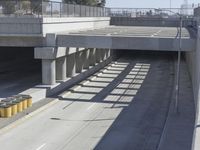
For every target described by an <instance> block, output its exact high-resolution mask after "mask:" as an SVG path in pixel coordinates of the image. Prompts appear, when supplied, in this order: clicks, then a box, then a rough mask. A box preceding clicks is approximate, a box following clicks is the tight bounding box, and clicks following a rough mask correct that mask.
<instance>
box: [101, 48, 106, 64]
mask: <svg viewBox="0 0 200 150" xmlns="http://www.w3.org/2000/svg"><path fill="white" fill-rule="evenodd" d="M106 51H107V50H106V49H102V54H101V55H102V61H104V60H106V59H107V57H106Z"/></svg>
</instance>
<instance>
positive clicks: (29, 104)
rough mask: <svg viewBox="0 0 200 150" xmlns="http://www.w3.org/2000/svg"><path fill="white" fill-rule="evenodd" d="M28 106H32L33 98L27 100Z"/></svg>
mask: <svg viewBox="0 0 200 150" xmlns="http://www.w3.org/2000/svg"><path fill="white" fill-rule="evenodd" d="M27 106H28V107H31V106H32V98H29V99H28V100H27Z"/></svg>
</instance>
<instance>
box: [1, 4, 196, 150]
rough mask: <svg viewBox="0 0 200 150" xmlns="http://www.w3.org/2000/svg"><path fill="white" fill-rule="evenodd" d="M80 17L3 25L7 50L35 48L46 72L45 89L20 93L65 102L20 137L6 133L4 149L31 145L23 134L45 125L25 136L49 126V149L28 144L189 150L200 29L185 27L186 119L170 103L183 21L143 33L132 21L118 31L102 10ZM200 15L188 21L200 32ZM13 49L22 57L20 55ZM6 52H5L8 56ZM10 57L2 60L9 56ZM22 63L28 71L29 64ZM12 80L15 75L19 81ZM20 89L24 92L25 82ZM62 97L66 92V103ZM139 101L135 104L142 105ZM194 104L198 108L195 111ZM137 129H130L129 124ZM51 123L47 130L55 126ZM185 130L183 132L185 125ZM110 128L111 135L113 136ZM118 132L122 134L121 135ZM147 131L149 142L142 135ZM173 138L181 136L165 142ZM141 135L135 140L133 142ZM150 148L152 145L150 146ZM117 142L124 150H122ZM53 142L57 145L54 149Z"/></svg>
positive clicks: (32, 136) (118, 26)
mask: <svg viewBox="0 0 200 150" xmlns="http://www.w3.org/2000/svg"><path fill="white" fill-rule="evenodd" d="M56 8H57V7H56ZM77 10H79V11H80V12H79V13H80V14H83V13H82V11H83V10H85V13H84V14H85V17H83V16H76V15H77V13H75V12H74V15H75V16H76V17H74V16H62V15H61V16H60V15H59V17H61V18H58V16H56V17H53V15H52V14H51V18H49V16H48V15H47V17H45V15H44V16H43V17H39V18H23V17H22V18H2V19H1V21H0V24H1V26H0V46H1V48H2V49H4V48H5V49H6V48H7V47H10V48H11V49H12V48H15V47H23V48H24V52H25V51H28V49H29V48H31V51H30V52H31V53H33V56H32V57H34V59H37V60H40V63H41V68H40V69H41V72H39V74H40V76H41V81H39V83H40V82H41V84H40V85H35V86H34V87H32V88H30V89H28V90H25V91H23V92H22V91H21V92H22V93H23V94H30V95H31V96H33V98H34V102H35V103H37V102H38V101H40V100H41V99H43V98H46V97H51V96H52V95H56V96H57V97H58V98H59V99H60V101H59V102H58V103H57V104H56V105H53V106H52V107H50V109H48V110H45V111H44V113H43V114H40V115H38V116H37V115H36V116H35V117H34V119H33V120H31V121H27V122H26V123H25V124H23V125H22V126H18V127H17V129H16V130H15V131H14V132H13V131H10V132H8V133H5V134H4V133H3V134H1V132H0V134H1V135H2V136H0V143H1V144H2V145H3V147H4V148H5V149H13V147H15V148H16V147H19V148H22V147H23V142H24V141H23V142H22V141H20V140H18V139H17V140H15V139H13V140H12V141H13V144H12V145H7V144H6V142H5V141H7V137H9V136H8V135H11V134H12V135H15V134H17V135H19V137H20V138H19V139H21V138H24V137H23V136H24V132H23V131H22V130H23V129H27V130H28V129H30V126H31V124H37V123H38V122H41V124H42V125H41V126H40V125H36V126H34V131H36V132H35V133H32V132H31V130H29V131H28V132H26V133H27V136H28V137H27V138H29V139H37V136H38V135H37V134H39V132H40V131H41V127H42V128H43V130H44V132H45V133H44V134H45V138H44V139H45V141H44V142H43V143H41V140H44V139H39V140H37V141H35V142H30V141H29V144H30V148H35V149H37V148H39V149H41V148H44V149H45V148H46V149H48V150H49V149H80V148H81V146H83V147H84V148H85V149H91V148H93V149H124V148H125V147H126V146H127V147H128V148H129V149H131V148H137V149H140V148H142V147H148V148H149V149H152V150H154V149H156V148H162V149H164V148H165V149H167V148H169V149H173V148H174V147H173V146H175V147H177V149H181V150H187V149H188V148H190V147H191V143H192V136H193V134H192V132H193V130H194V118H195V115H194V113H195V112H194V111H196V112H198V106H199V99H198V91H199V90H198V88H199V66H198V64H199V60H200V59H199V56H200V55H199V52H198V49H199V37H198V35H199V34H198V33H197V32H199V27H197V29H193V28H191V26H190V25H191V24H189V23H188V24H186V25H185V26H184V28H183V35H182V51H183V53H184V56H185V58H186V61H183V64H184V65H182V67H183V68H182V72H184V73H183V74H182V78H181V81H182V83H183V84H182V89H184V90H183V91H184V92H183V93H182V97H181V99H183V100H182V102H181V104H182V105H181V111H183V112H184V113H183V114H182V115H183V116H181V118H182V119H180V118H178V119H177V118H176V119H174V118H173V115H172V114H173V104H172V103H173V101H172V100H171V99H173V98H171V96H172V95H173V94H172V93H173V90H174V89H173V86H174V84H173V80H174V76H173V75H174V74H175V71H174V70H175V68H174V67H173V66H174V65H173V62H174V60H173V59H172V58H173V57H174V55H176V54H175V52H176V51H178V50H179V49H178V43H179V39H178V36H179V32H178V29H177V22H175V23H174V19H172V20H173V21H171V22H170V19H168V20H167V23H166V24H163V21H166V19H163V20H161V21H160V22H162V26H161V25H159V24H160V23H158V22H156V23H155V24H153V23H152V22H151V25H149V24H147V25H144V26H136V25H131V24H132V20H131V19H130V18H131V17H127V18H129V19H130V22H129V21H127V19H126V21H125V22H123V19H121V20H120V22H118V23H117V20H116V19H115V21H112V24H111V23H110V20H112V19H111V18H110V17H109V16H108V15H106V13H105V11H100V10H99V11H98V12H99V13H96V14H93V15H91V13H87V10H90V9H87V8H85V7H84V9H77ZM102 10H104V9H102ZM73 11H76V9H74V10H73ZM55 15H56V14H55ZM199 16H200V14H199V8H198V9H196V10H195V17H193V18H192V19H191V18H190V19H187V18H186V22H187V20H188V22H191V20H192V21H193V22H195V23H197V26H198V25H199V22H198V18H199ZM152 20H155V19H152ZM113 22H115V23H116V25H115V24H114V23H113ZM148 23H149V22H148ZM145 24H146V23H145ZM125 25H127V26H125ZM137 25H138V24H137ZM153 26H154V27H153ZM188 27H189V28H188ZM11 29H13V30H11ZM195 33H196V34H195ZM12 50H13V53H15V52H14V51H15V49H12ZM117 50H118V51H117ZM120 50H121V51H120ZM125 50H128V51H126V54H127V55H125V56H123V57H121V59H119V60H114V57H116V55H118V56H119V55H120V56H122V55H123V53H124V52H125ZM134 50H139V51H143V50H145V52H146V53H148V52H147V51H149V52H150V51H157V53H155V52H152V54H149V55H144V54H138V53H137V52H134ZM131 51H132V52H133V53H131ZM158 51H160V52H162V53H163V54H161V53H160V52H158ZM166 51H168V53H166ZM4 53H5V52H2V54H4ZM4 56H5V55H2V57H4ZM22 57H27V55H23V54H22V53H21V58H22ZM22 63H24V64H23V65H26V64H25V63H26V62H22ZM186 64H187V65H188V66H189V69H188V70H189V72H190V76H191V78H192V83H190V81H189V76H187V71H186V70H187V67H186ZM28 65H29V66H26V67H27V68H28V67H30V68H31V69H30V70H28V72H29V73H30V74H31V73H32V66H31V65H33V64H28ZM13 66H15V64H13ZM33 66H34V65H33ZM3 68H5V67H3ZM25 71H27V70H25ZM30 74H28V73H27V74H26V75H30ZM184 75H185V76H186V77H185V76H184ZM12 76H14V75H13V74H12ZM20 76H22V77H24V75H23V74H20V75H19V76H17V77H16V80H17V78H18V77H20ZM183 76H184V77H183ZM7 77H9V76H7ZM34 78H35V77H34V76H33V77H32V78H30V79H27V80H26V81H24V80H23V79H21V80H22V81H21V82H20V84H21V83H24V82H29V81H28V80H32V79H34ZM23 81H24V82H23ZM15 84H17V85H18V84H19V82H16V83H15ZM191 84H192V85H191ZM7 86H8V87H7ZM7 86H3V87H5V88H6V89H8V88H10V87H11V88H12V87H13V86H12V84H8V85H7ZM191 86H192V87H193V92H194V99H195V102H194V101H193V98H192V90H191V88H188V89H189V90H188V89H187V88H186V87H191ZM2 89H3V88H0V93H1V92H2V91H3V92H4V90H2ZM13 89H14V88H13ZM61 91H62V92H61ZM18 93H19V91H18ZM58 93H60V94H59V96H58ZM172 97H173V96H172ZM163 99H164V100H163ZM188 99H189V100H188ZM133 100H136V102H135V103H136V105H135V104H134V101H133ZM146 100H148V101H146ZM194 105H196V110H195V106H194ZM63 106H65V107H63ZM151 106H152V107H151ZM186 106H188V107H186ZM186 110H187V111H186ZM157 112H159V113H157ZM70 114H72V115H70ZM132 114H133V116H132ZM155 114H158V115H155ZM118 116H119V117H120V118H118ZM155 116H156V117H155ZM198 116H199V115H198V113H197V115H196V120H197V122H196V126H195V133H196V134H195V135H196V137H194V138H193V139H194V140H193V149H194V150H196V149H198V146H199V145H198V135H199V134H198V133H199V122H198ZM70 117H71V118H70ZM44 118H45V119H44ZM49 118H50V119H49ZM69 118H70V119H69ZM77 118H78V119H77ZM141 118H145V119H141ZM151 118H152V119H151ZM79 119H80V120H79ZM179 119H180V120H179ZM111 120H112V121H111ZM152 120H154V121H152ZM0 121H1V120H0ZM54 121H58V122H54ZM52 122H53V124H52ZM63 122H68V123H69V128H70V130H69V132H68V129H69V128H68V127H66V126H65V125H66V124H65V123H63ZM75 122H77V123H75ZM96 122H100V123H96ZM130 122H131V124H129V123H130ZM188 122H189V123H188ZM45 124H48V127H46V125H45ZM141 124H142V125H141ZM178 124H179V125H180V124H181V125H183V126H178ZM184 125H185V126H184ZM57 126H59V127H61V128H62V129H65V131H67V135H69V136H66V134H65V133H63V130H62V129H61V130H59V129H56V130H55V127H57ZM177 126H178V127H177ZM123 127H125V129H123ZM109 128H110V132H108V133H107V131H109ZM147 128H148V129H147ZM186 128H187V129H186ZM128 129H130V130H128ZM49 131H52V132H49ZM89 131H91V135H89V134H88V133H90V132H89ZM99 131H101V133H99ZM116 131H119V134H118V133H116ZM183 131H184V132H183ZM143 132H144V133H145V134H144V136H143V134H141V133H143ZM172 132H173V133H174V134H170V135H169V136H168V137H166V136H165V135H167V133H172ZM177 132H179V133H181V134H178V133H177ZM129 133H130V134H129ZM132 133H133V134H132ZM134 133H136V134H135V135H134ZM52 135H55V139H54V138H52ZM74 135H77V136H74ZM146 135H148V136H146ZM65 137H66V138H67V143H66V140H65V141H63V139H65ZM72 137H73V138H72ZM92 137H93V138H92ZM94 137H95V138H94ZM118 137H124V140H121V139H118ZM177 137H179V138H177ZM180 137H181V138H180ZM183 137H185V138H183ZM91 138H92V139H91ZM176 138H177V139H178V140H179V142H180V143H179V142H177V143H174V142H173V140H174V141H175V140H177V139H176ZM94 139H95V140H94ZM113 139H114V140H113ZM130 139H134V142H131V141H130ZM149 139H152V141H151V140H149ZM81 140H83V141H84V142H83V143H81V142H80V143H78V144H77V141H81ZM143 141H147V143H148V144H146V145H145V144H144V143H143ZM183 141H184V142H183ZM185 141H187V142H185ZM27 142H28V141H27ZM118 142H119V145H118V144H116V143H118ZM169 142H173V144H171V145H170V144H168V143H169ZM52 143H56V144H53V145H52ZM85 143H87V145H85ZM109 143H112V144H109ZM79 145H80V146H79ZM138 145H139V146H138ZM172 145H173V146H172ZM170 146H172V147H170ZM25 149H26V148H25Z"/></svg>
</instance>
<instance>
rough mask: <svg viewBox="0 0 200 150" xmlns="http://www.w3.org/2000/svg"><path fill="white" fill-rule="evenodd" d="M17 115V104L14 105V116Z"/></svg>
mask: <svg viewBox="0 0 200 150" xmlns="http://www.w3.org/2000/svg"><path fill="white" fill-rule="evenodd" d="M16 114H17V104H16V103H12V115H16Z"/></svg>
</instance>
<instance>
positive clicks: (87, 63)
mask: <svg viewBox="0 0 200 150" xmlns="http://www.w3.org/2000/svg"><path fill="white" fill-rule="evenodd" d="M89 56H90V50H89V49H86V50H85V51H84V66H83V69H89V67H90V61H89Z"/></svg>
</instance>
